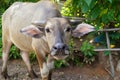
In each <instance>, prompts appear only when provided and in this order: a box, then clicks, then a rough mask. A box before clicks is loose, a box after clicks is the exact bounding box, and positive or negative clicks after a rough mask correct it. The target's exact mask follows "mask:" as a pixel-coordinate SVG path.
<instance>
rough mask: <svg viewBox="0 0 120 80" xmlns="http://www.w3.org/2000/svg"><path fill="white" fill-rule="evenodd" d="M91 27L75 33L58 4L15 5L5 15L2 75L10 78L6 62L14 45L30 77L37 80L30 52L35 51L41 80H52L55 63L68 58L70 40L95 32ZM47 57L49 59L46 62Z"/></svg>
mask: <svg viewBox="0 0 120 80" xmlns="http://www.w3.org/2000/svg"><path fill="white" fill-rule="evenodd" d="M93 30H94V28H93V26H91V25H89V24H85V23H82V24H79V25H78V27H77V28H76V29H74V30H73V31H72V29H71V26H70V21H69V20H67V19H65V18H63V17H62V16H61V14H60V12H59V11H58V9H57V7H56V5H55V4H53V3H52V2H50V1H46V0H44V1H38V2H36V3H28V2H27V3H22V2H15V3H14V4H13V5H11V6H10V7H9V8H8V9H7V10H6V11H5V12H4V14H3V16H2V43H3V52H2V59H3V66H2V73H1V74H2V75H3V76H4V77H5V78H8V77H9V76H8V74H7V61H8V55H9V51H10V47H11V45H12V44H14V45H15V46H16V47H17V48H19V49H20V51H21V53H20V54H21V56H22V59H23V61H24V62H25V64H26V66H27V68H28V72H29V75H30V76H31V77H32V78H35V77H37V75H36V74H35V73H34V71H33V69H32V67H31V65H30V61H29V57H28V56H29V52H31V51H34V52H35V54H36V57H37V60H38V63H39V67H40V72H41V76H42V80H51V69H53V68H54V60H59V59H65V58H66V57H68V56H69V48H68V45H67V44H68V41H69V37H70V35H71V34H72V35H73V36H76V37H77V36H81V35H84V34H86V33H88V32H91V31H93ZM46 56H47V57H48V58H47V60H46Z"/></svg>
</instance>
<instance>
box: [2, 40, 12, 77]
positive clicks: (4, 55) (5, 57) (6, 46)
mask: <svg viewBox="0 0 120 80" xmlns="http://www.w3.org/2000/svg"><path fill="white" fill-rule="evenodd" d="M11 45H12V42H11V41H7V40H3V51H2V60H3V65H2V72H1V75H2V76H3V77H4V78H5V79H7V78H9V76H8V74H7V62H8V58H9V51H10V47H11Z"/></svg>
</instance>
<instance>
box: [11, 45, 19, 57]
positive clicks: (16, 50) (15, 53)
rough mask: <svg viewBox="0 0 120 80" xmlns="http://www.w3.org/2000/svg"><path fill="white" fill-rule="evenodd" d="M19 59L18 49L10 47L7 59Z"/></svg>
mask: <svg viewBox="0 0 120 80" xmlns="http://www.w3.org/2000/svg"><path fill="white" fill-rule="evenodd" d="M20 57H21V56H20V51H19V49H18V48H17V47H16V46H12V47H11V49H10V54H9V59H18V58H20Z"/></svg>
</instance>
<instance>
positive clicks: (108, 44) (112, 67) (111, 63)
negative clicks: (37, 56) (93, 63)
mask: <svg viewBox="0 0 120 80" xmlns="http://www.w3.org/2000/svg"><path fill="white" fill-rule="evenodd" d="M105 34H106V41H107V47H108V49H110V40H109V35H108V32H105ZM109 62H110V68H111V76H112V77H114V76H115V72H114V65H113V62H112V55H111V54H109Z"/></svg>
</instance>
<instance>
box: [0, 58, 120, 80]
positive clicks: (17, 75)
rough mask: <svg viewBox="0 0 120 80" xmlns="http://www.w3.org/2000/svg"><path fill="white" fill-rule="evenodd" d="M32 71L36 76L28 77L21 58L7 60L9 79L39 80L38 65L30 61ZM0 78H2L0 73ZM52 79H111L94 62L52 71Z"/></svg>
mask: <svg viewBox="0 0 120 80" xmlns="http://www.w3.org/2000/svg"><path fill="white" fill-rule="evenodd" d="M32 67H33V69H34V71H35V72H36V73H37V75H38V78H36V79H31V78H29V77H28V73H27V67H26V65H25V64H24V62H23V61H22V60H10V61H9V62H8V74H9V75H10V79H9V80H41V76H40V74H39V66H38V63H37V62H34V63H32ZM1 68H2V60H1V59H0V72H1ZM0 80H4V79H3V78H2V76H1V75H0ZM52 80H113V79H112V78H111V77H110V75H109V74H108V72H106V70H105V69H104V68H103V67H101V65H99V64H96V66H92V65H85V66H83V67H78V66H70V67H64V68H60V69H55V70H54V71H53V75H52ZM114 80H120V73H118V72H116V74H115V78H114Z"/></svg>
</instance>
